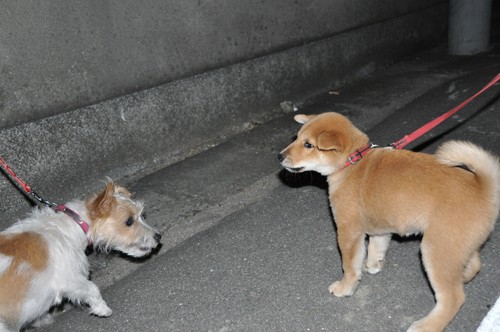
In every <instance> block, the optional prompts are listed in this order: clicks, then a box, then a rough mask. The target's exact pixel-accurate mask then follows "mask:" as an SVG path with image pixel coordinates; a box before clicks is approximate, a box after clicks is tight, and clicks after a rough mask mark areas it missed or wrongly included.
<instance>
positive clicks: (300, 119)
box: [293, 114, 316, 124]
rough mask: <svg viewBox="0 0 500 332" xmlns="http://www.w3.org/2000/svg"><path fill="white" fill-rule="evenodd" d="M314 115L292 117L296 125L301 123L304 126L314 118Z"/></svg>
mask: <svg viewBox="0 0 500 332" xmlns="http://www.w3.org/2000/svg"><path fill="white" fill-rule="evenodd" d="M315 116H316V115H315V114H311V115H306V114H297V115H296V116H294V117H293V119H294V120H295V121H297V122H298V123H301V124H304V123H306V122H307V121H309V120H311V119H312V118H314V117H315Z"/></svg>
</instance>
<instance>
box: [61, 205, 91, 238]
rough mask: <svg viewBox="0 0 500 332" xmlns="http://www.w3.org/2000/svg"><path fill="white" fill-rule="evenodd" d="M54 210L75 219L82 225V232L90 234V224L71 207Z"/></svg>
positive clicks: (63, 206)
mask: <svg viewBox="0 0 500 332" xmlns="http://www.w3.org/2000/svg"><path fill="white" fill-rule="evenodd" d="M54 210H55V211H56V212H62V213H64V214H66V215H67V216H68V217H70V218H71V219H73V220H74V221H75V222H76V223H77V224H78V225H80V227H81V228H82V230H83V232H84V233H85V234H87V233H88V231H89V224H88V223H87V222H86V221H85V220H83V219H82V218H81V217H80V215H79V214H78V213H77V212H75V211H73V210H71V209H70V208H69V207H67V206H66V205H64V204H61V205H58V206H56V207H55V208H54Z"/></svg>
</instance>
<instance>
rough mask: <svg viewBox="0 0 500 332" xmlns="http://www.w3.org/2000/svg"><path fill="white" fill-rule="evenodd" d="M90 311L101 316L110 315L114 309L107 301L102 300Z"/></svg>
mask: <svg viewBox="0 0 500 332" xmlns="http://www.w3.org/2000/svg"><path fill="white" fill-rule="evenodd" d="M90 313H91V314H92V315H96V316H99V317H109V316H111V314H112V313H113V310H111V308H110V307H108V305H107V304H106V302H104V301H101V302H99V303H98V304H96V305H94V306H92V307H91V308H90Z"/></svg>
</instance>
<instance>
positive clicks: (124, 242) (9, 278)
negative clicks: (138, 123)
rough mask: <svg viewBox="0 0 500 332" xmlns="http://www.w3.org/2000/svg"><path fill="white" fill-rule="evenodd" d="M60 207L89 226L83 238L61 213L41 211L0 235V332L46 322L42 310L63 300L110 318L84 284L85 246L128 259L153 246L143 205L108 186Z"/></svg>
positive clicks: (154, 240)
mask: <svg viewBox="0 0 500 332" xmlns="http://www.w3.org/2000/svg"><path fill="white" fill-rule="evenodd" d="M66 206H68V207H69V208H70V209H72V210H73V211H75V212H77V213H78V214H79V215H80V216H81V218H82V219H84V220H86V221H87V222H88V223H89V226H90V228H89V232H88V233H87V234H85V233H84V231H83V230H82V228H80V226H79V225H78V224H77V223H76V222H75V221H74V220H73V219H71V218H70V217H68V216H67V215H66V214H64V213H61V212H55V211H54V210H53V209H51V208H47V207H46V208H42V209H40V210H37V209H36V210H34V211H33V212H32V213H31V215H30V216H29V217H28V218H27V219H24V220H21V221H19V222H17V223H16V224H14V225H13V226H11V227H10V228H8V229H7V230H5V231H4V232H2V233H0V331H18V330H20V329H22V328H23V327H26V326H27V325H28V324H32V323H36V322H37V321H39V322H50V321H51V317H50V316H49V315H48V314H47V312H48V310H49V309H50V308H51V307H52V306H54V305H57V304H59V303H61V301H62V300H63V299H67V300H69V301H71V302H74V303H84V304H87V305H88V306H89V307H90V313H92V314H94V315H97V316H102V317H107V316H109V315H111V309H110V308H109V307H108V306H107V305H106V302H104V300H103V299H102V297H101V294H100V292H99V289H98V288H97V286H96V285H95V284H94V283H93V282H91V281H90V280H88V275H89V263H88V260H87V256H86V255H85V249H86V247H87V246H88V244H89V243H90V244H92V245H93V246H94V247H98V248H101V249H103V250H106V251H109V250H111V249H116V250H119V251H122V252H124V253H126V254H128V255H131V256H134V257H141V256H145V255H148V254H149V253H150V252H151V251H152V249H153V248H155V247H156V246H157V245H158V244H159V240H160V238H161V236H160V235H159V234H158V233H156V232H155V231H154V230H153V229H152V228H151V227H149V226H148V225H147V224H146V223H145V222H144V219H143V217H142V211H143V204H142V203H141V202H135V201H133V200H132V199H131V194H130V192H128V191H127V189H125V188H123V187H120V186H117V185H114V184H113V183H112V182H109V183H108V184H107V185H106V187H105V188H104V190H102V191H101V192H100V193H99V194H97V195H95V196H94V197H92V198H90V199H88V200H86V201H75V202H71V203H68V204H66Z"/></svg>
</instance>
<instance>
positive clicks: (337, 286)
mask: <svg viewBox="0 0 500 332" xmlns="http://www.w3.org/2000/svg"><path fill="white" fill-rule="evenodd" d="M358 284H359V281H356V282H354V283H349V282H346V281H345V279H342V280H341V281H335V282H334V283H333V284H331V285H330V287H328V291H330V294H333V295H335V296H337V297H344V296H351V295H352V294H354V291H355V290H356V288H357V287H358Z"/></svg>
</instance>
